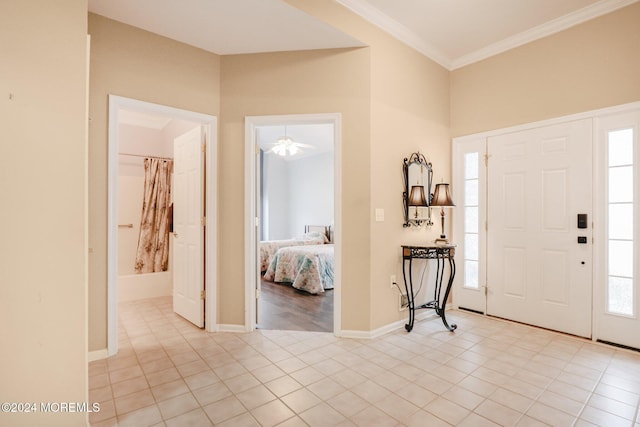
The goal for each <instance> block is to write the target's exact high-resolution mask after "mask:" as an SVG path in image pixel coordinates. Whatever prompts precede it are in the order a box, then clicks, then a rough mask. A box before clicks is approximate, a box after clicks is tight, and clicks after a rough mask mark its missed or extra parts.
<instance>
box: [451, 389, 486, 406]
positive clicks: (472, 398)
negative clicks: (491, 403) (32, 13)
mask: <svg viewBox="0 0 640 427" xmlns="http://www.w3.org/2000/svg"><path fill="white" fill-rule="evenodd" d="M444 396H445V397H446V399H447V400H450V401H452V402H454V403H457V404H458V405H460V406H462V407H463V408H466V409H468V410H470V411H472V410H473V409H475V408H476V407H477V406H478V405H479V404H480V403H481V402H482V401H484V400H485V398H484V396H480V395H479V394H475V393H473V392H472V391H469V390H467V389H465V388H463V387H459V386H453V387H452V388H451V389H450V390H449V391H447V392H446V393H445V394H444Z"/></svg>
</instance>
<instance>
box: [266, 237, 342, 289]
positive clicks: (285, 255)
mask: <svg viewBox="0 0 640 427" xmlns="http://www.w3.org/2000/svg"><path fill="white" fill-rule="evenodd" d="M333 260H334V258H333V245H332V244H327V245H312V246H291V247H285V248H280V249H279V250H278V252H276V254H275V256H274V257H273V259H272V260H271V263H270V264H269V268H267V271H266V273H265V274H264V278H265V279H266V280H271V281H273V282H288V283H291V284H292V286H293V287H294V288H296V289H300V290H303V291H307V292H309V293H312V294H319V293H322V292H324V291H325V290H326V289H333V264H334V262H333Z"/></svg>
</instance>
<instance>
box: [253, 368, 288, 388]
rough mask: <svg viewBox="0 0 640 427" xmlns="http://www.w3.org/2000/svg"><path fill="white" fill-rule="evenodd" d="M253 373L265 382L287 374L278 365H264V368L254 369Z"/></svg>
mask: <svg viewBox="0 0 640 427" xmlns="http://www.w3.org/2000/svg"><path fill="white" fill-rule="evenodd" d="M251 373H252V374H253V376H254V377H256V378H257V379H258V381H260V382H261V383H263V384H264V383H267V382H269V381H272V380H275V379H276V378H280V377H282V376H284V375H285V373H284V371H283V370H282V369H280V368H278V367H277V366H276V365H267V366H263V367H262V368H258V369H254V370H253V371H251Z"/></svg>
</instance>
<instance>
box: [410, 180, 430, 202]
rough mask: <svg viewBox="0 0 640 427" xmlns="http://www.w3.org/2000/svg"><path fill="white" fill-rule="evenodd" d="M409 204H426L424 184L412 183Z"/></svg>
mask: <svg viewBox="0 0 640 427" xmlns="http://www.w3.org/2000/svg"><path fill="white" fill-rule="evenodd" d="M409 206H427V198H426V197H425V194H424V185H413V186H412V187H411V192H410V193H409Z"/></svg>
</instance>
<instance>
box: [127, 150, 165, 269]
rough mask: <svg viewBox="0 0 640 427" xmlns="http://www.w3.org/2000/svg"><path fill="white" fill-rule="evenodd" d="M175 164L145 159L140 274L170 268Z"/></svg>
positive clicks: (139, 251)
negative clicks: (171, 210) (170, 230)
mask: <svg viewBox="0 0 640 427" xmlns="http://www.w3.org/2000/svg"><path fill="white" fill-rule="evenodd" d="M172 170H173V160H167V159H157V158H150V157H147V158H145V159H144V196H143V200H142V217H141V219H140V234H139V236H138V250H137V253H136V265H135V268H136V273H153V272H156V271H167V269H168V267H169V220H170V218H169V216H170V215H169V211H170V209H169V206H170V204H171V173H172Z"/></svg>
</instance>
